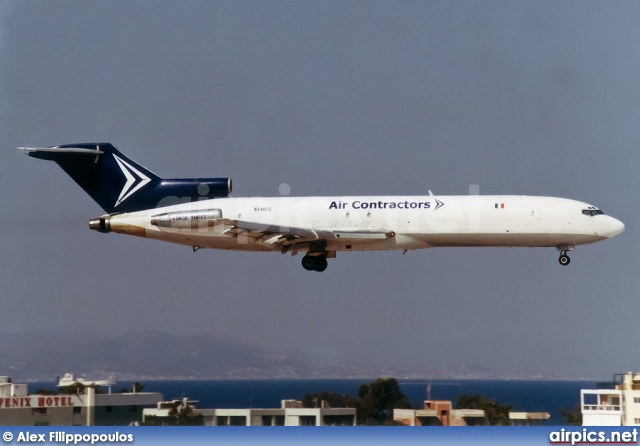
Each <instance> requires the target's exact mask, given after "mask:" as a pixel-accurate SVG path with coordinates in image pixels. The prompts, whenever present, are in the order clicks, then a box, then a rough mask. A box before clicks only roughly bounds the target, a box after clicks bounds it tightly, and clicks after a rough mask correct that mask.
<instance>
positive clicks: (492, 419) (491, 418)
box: [456, 395, 511, 426]
mask: <svg viewBox="0 0 640 446" xmlns="http://www.w3.org/2000/svg"><path fill="white" fill-rule="evenodd" d="M456 408H457V409H481V410H484V419H485V422H486V423H487V425H489V426H509V425H511V421H510V420H509V411H510V410H511V405H505V404H500V403H498V402H497V401H496V400H490V399H487V398H485V397H483V396H481V395H474V396H469V395H460V396H459V397H458V401H457V402H456Z"/></svg>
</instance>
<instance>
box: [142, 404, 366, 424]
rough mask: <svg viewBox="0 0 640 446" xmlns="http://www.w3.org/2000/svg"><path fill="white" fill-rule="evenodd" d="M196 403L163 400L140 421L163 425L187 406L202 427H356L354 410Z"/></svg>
mask: <svg viewBox="0 0 640 446" xmlns="http://www.w3.org/2000/svg"><path fill="white" fill-rule="evenodd" d="M194 403H195V401H189V400H186V399H185V400H183V401H182V402H180V401H163V402H159V403H158V406H157V407H156V408H155V409H149V408H147V409H144V410H143V414H142V416H143V422H144V423H145V424H146V423H148V422H150V421H151V419H150V417H156V419H155V420H153V422H155V423H158V424H162V423H163V420H167V419H168V417H169V411H170V410H172V409H173V408H177V410H184V408H186V407H187V406H189V407H190V408H191V410H192V413H193V415H202V420H203V423H204V425H205V426H355V425H356V409H354V408H331V407H328V406H327V405H326V404H323V405H322V406H323V407H319V408H305V407H303V405H302V402H301V401H296V400H282V403H281V407H280V408H279V409H276V408H274V409H197V408H196V407H195V405H194Z"/></svg>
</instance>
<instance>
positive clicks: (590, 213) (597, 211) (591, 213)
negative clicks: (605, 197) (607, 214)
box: [582, 206, 604, 217]
mask: <svg viewBox="0 0 640 446" xmlns="http://www.w3.org/2000/svg"><path fill="white" fill-rule="evenodd" d="M582 213H583V214H584V215H588V216H589V217H593V216H594V215H604V212H602V211H601V210H600V209H597V208H595V207H594V206H589V207H588V208H587V209H583V210H582Z"/></svg>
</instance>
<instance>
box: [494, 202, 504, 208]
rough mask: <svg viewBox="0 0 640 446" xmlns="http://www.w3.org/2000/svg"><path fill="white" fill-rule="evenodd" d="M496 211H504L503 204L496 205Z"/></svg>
mask: <svg viewBox="0 0 640 446" xmlns="http://www.w3.org/2000/svg"><path fill="white" fill-rule="evenodd" d="M495 208H496V209H504V203H496V206H495Z"/></svg>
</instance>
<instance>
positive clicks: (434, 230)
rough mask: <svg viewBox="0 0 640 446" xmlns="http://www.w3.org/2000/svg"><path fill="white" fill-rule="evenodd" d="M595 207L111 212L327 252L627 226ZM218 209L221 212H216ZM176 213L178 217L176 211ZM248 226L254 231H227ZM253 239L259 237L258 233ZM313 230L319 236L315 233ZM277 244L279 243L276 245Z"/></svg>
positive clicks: (265, 203)
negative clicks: (300, 233)
mask: <svg viewBox="0 0 640 446" xmlns="http://www.w3.org/2000/svg"><path fill="white" fill-rule="evenodd" d="M595 209H596V208H595V207H593V206H591V205H589V204H587V203H583V202H579V201H575V200H570V199H564V198H554V197H529V196H510V195H496V196H488V195H484V196H483V195H469V196H431V195H427V196H369V197H300V198H297V197H274V198H264V197H255V198H221V199H214V200H203V201H197V202H190V203H184V204H178V205H174V206H167V207H161V208H155V209H149V210H145V211H139V212H133V213H127V214H119V215H113V216H111V218H110V224H111V228H112V230H113V231H114V232H121V233H126V234H131V235H137V236H142V237H148V238H151V239H157V240H163V241H167V242H172V243H179V244H183V245H188V246H197V247H203V248H216V249H232V250H246V251H271V250H276V248H274V246H275V245H273V243H274V242H275V241H276V240H275V239H276V238H278V237H280V239H279V240H280V241H282V237H291V238H293V235H288V234H294V235H295V234H296V230H304V231H305V235H306V236H305V237H302V238H301V239H300V240H301V243H298V244H296V243H294V242H295V240H292V241H291V243H292V246H294V247H295V248H293V249H292V250H291V252H297V251H298V250H305V249H306V248H305V244H304V243H309V241H310V237H309V234H312V236H311V239H313V238H315V239H317V240H323V241H325V240H326V251H327V252H331V251H333V252H335V251H351V250H353V251H368V250H391V249H401V250H404V249H420V248H430V247H445V246H514V247H516V246H522V247H537V246H540V247H544V246H547V247H562V246H575V245H582V244H587V243H594V242H597V241H599V240H603V239H606V238H608V237H612V236H614V235H616V234H619V233H620V232H622V231H623V230H624V225H623V224H622V223H621V222H620V221H619V220H617V219H615V218H613V217H610V216H607V215H604V214H602V213H600V211H598V212H599V213H598V214H595V213H592V214H590V213H589V212H587V213H585V212H584V211H585V210H586V211H591V210H595ZM207 210H216V211H215V212H217V213H218V214H219V213H221V215H222V217H221V218H219V219H218V220H217V221H216V223H215V224H210V223H209V224H207V223H206V222H203V224H196V225H186V226H184V227H181V226H179V225H176V226H174V227H162V226H158V225H155V224H152V223H151V220H152V217H153V216H158V215H164V214H168V215H180V213H181V212H190V211H197V212H200V211H207ZM218 210H219V211H220V212H218ZM175 213H177V214H175ZM234 224H237V226H239V227H243V225H244V226H246V225H247V224H250V225H251V228H252V231H245V232H246V233H247V234H248V233H249V232H251V234H250V235H249V236H246V237H244V236H242V234H240V235H238V232H234V233H233V235H234V236H230V234H231V233H230V232H229V229H230V228H233V227H234ZM261 234H264V235H262V236H260V237H256V235H258V236H259V235H261ZM313 234H315V236H314V235H313ZM278 249H280V248H278Z"/></svg>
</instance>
